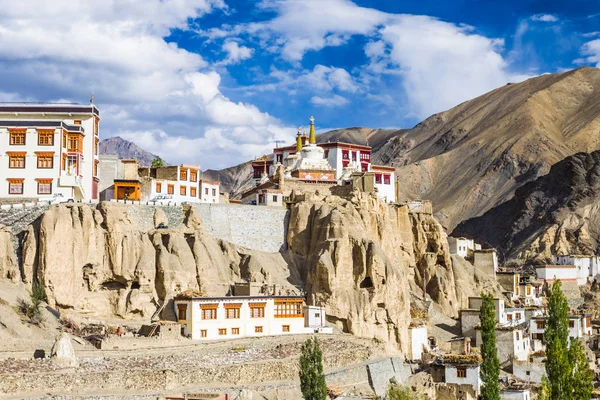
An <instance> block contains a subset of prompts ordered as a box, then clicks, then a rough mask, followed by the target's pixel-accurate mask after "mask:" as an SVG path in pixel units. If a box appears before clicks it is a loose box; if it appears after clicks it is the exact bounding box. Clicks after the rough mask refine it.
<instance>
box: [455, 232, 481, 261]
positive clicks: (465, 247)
mask: <svg viewBox="0 0 600 400" xmlns="http://www.w3.org/2000/svg"><path fill="white" fill-rule="evenodd" d="M448 246H449V250H450V254H456V255H458V256H461V257H463V258H466V257H467V256H469V255H470V254H471V253H472V252H473V251H475V250H480V249H481V246H480V245H478V244H475V241H474V240H472V239H466V238H463V237H460V238H455V237H452V236H449V237H448Z"/></svg>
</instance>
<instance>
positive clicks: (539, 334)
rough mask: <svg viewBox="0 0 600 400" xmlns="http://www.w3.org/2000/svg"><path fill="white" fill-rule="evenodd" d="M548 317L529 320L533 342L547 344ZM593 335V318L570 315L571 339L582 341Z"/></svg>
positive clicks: (587, 315)
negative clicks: (537, 341)
mask: <svg viewBox="0 0 600 400" xmlns="http://www.w3.org/2000/svg"><path fill="white" fill-rule="evenodd" d="M547 319H548V317H546V316H540V317H532V318H531V319H530V320H529V333H530V335H531V339H532V340H540V341H541V342H542V343H543V344H545V342H546V340H545V332H546V321H547ZM591 334H592V316H591V314H586V315H570V316H569V339H571V340H573V339H580V338H582V337H584V336H589V335H591Z"/></svg>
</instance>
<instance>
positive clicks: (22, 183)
mask: <svg viewBox="0 0 600 400" xmlns="http://www.w3.org/2000/svg"><path fill="white" fill-rule="evenodd" d="M13 185H20V186H21V191H19V192H12V191H11V187H12V186H13ZM24 190H25V179H13V180H9V181H8V194H9V195H11V194H15V195H19V194H23V192H24Z"/></svg>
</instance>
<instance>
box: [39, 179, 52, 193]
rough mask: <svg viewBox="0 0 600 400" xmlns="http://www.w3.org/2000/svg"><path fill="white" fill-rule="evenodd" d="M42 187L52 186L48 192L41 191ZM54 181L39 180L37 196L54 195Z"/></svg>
mask: <svg viewBox="0 0 600 400" xmlns="http://www.w3.org/2000/svg"><path fill="white" fill-rule="evenodd" d="M40 185H50V186H49V187H50V190H49V191H47V192H42V191H40ZM52 189H53V188H52V179H39V180H38V181H37V194H52Z"/></svg>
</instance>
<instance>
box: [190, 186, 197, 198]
mask: <svg viewBox="0 0 600 400" xmlns="http://www.w3.org/2000/svg"><path fill="white" fill-rule="evenodd" d="M190 196H192V197H196V188H195V187H191V188H190Z"/></svg>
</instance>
